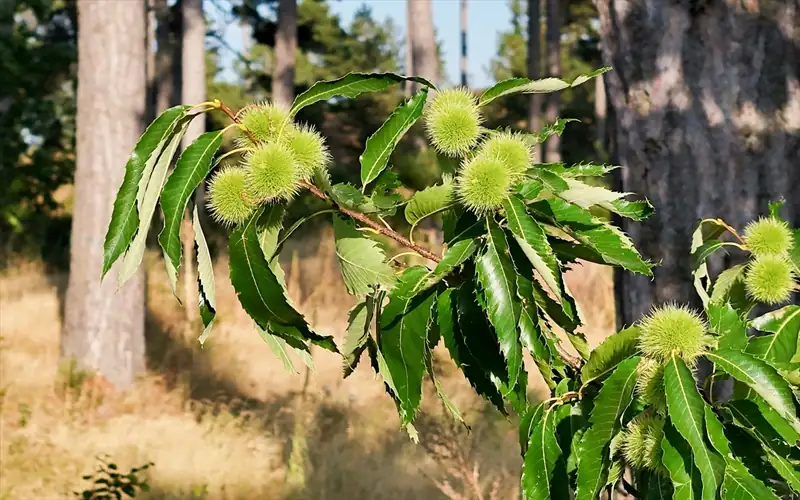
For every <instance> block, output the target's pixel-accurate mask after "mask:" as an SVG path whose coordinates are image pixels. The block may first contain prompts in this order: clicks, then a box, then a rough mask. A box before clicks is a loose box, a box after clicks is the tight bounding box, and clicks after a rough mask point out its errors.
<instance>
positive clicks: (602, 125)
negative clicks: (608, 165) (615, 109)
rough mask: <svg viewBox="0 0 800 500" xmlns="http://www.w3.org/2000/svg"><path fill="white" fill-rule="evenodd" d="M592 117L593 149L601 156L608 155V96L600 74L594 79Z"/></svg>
mask: <svg viewBox="0 0 800 500" xmlns="http://www.w3.org/2000/svg"><path fill="white" fill-rule="evenodd" d="M594 119H595V133H596V135H595V150H596V151H597V154H598V155H599V156H600V157H601V158H606V157H607V156H608V147H607V146H606V120H607V119H608V98H607V97H606V82H605V76H604V75H600V76H598V77H597V78H595V81H594Z"/></svg>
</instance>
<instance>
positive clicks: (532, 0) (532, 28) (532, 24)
mask: <svg viewBox="0 0 800 500" xmlns="http://www.w3.org/2000/svg"><path fill="white" fill-rule="evenodd" d="M541 17H542V12H541V4H540V3H539V0H528V55H527V57H528V78H530V79H531V80H535V79H537V78H540V76H541V72H540V68H541V65H542V47H541V40H542V23H541ZM541 127H542V94H531V95H530V104H529V105H528V131H529V132H538V131H539V129H541ZM533 154H534V158H533V161H534V162H535V163H540V162H541V161H542V150H541V148H536V149H535V150H534V152H533Z"/></svg>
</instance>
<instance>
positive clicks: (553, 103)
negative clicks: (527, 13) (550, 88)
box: [545, 0, 561, 163]
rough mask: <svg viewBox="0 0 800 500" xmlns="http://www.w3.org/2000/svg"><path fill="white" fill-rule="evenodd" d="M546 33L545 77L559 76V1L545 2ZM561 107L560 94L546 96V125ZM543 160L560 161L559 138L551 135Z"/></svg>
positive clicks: (556, 116) (553, 119)
mask: <svg viewBox="0 0 800 500" xmlns="http://www.w3.org/2000/svg"><path fill="white" fill-rule="evenodd" d="M546 14H547V31H546V33H545V38H546V39H545V44H546V48H547V76H555V77H560V76H561V0H547V12H546ZM560 107H561V94H560V93H558V92H553V93H551V94H547V106H546V109H545V117H546V119H547V123H553V122H554V121H556V120H557V119H558V113H559V108H560ZM545 160H546V161H547V162H548V163H556V162H560V161H561V138H560V137H559V136H558V135H557V134H553V135H551V136H550V138H549V139H547V143H546V144H545Z"/></svg>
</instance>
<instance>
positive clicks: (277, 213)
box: [256, 204, 291, 303]
mask: <svg viewBox="0 0 800 500" xmlns="http://www.w3.org/2000/svg"><path fill="white" fill-rule="evenodd" d="M285 215H286V205H284V204H274V205H266V206H265V207H264V209H263V214H262V215H261V217H259V218H258V220H257V221H256V233H257V234H258V246H259V247H260V248H261V252H262V253H263V254H264V257H265V258H266V259H267V262H269V268H270V269H272V272H273V273H274V274H275V277H276V278H278V282H279V283H280V284H281V286H282V287H283V288H284V290H285V289H286V276H285V275H284V272H283V268H282V267H281V264H280V259H279V258H278V257H279V256H278V255H277V253H278V251H279V250H280V249H279V248H278V235H279V234H280V232H281V229H282V228H283V218H284V216H285ZM287 300H289V303H291V298H290V297H288V295H287Z"/></svg>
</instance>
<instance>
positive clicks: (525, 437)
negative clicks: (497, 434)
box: [519, 401, 547, 458]
mask: <svg viewBox="0 0 800 500" xmlns="http://www.w3.org/2000/svg"><path fill="white" fill-rule="evenodd" d="M546 406H547V403H545V402H544V401H542V402H541V403H539V404H537V405H536V406H529V407H528V408H527V409H526V410H525V413H523V414H522V416H521V418H520V421H519V449H520V451H521V453H522V457H523V458H525V453H527V451H528V443H529V442H530V439H531V436H532V435H533V430H534V429H535V428H536V425H538V424H539V422H540V421H541V420H542V415H543V414H544V410H545V407H546Z"/></svg>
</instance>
